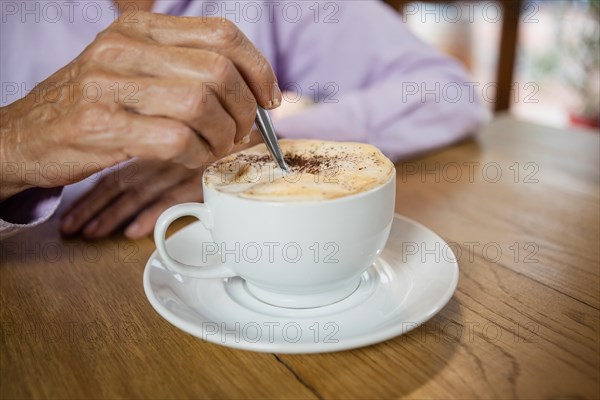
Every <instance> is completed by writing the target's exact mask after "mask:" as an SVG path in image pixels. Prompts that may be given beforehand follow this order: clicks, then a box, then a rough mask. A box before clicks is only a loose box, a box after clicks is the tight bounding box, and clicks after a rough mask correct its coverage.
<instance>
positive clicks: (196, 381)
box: [0, 116, 600, 399]
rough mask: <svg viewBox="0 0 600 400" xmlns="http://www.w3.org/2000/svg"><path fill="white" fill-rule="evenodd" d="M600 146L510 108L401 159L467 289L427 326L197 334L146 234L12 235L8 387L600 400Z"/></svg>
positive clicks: (409, 196) (5, 250)
mask: <svg viewBox="0 0 600 400" xmlns="http://www.w3.org/2000/svg"><path fill="white" fill-rule="evenodd" d="M599 149H600V141H599V136H598V135H597V134H594V133H586V132H577V131H566V130H565V131H563V130H555V129H551V128H546V127H541V126H536V125H531V124H528V123H524V122H519V121H516V120H514V119H512V118H510V117H508V116H502V117H499V118H497V119H496V120H495V121H493V122H492V123H491V124H490V125H489V126H488V127H487V128H485V129H484V130H483V131H482V132H481V133H480V134H479V135H478V136H477V137H476V138H475V139H474V140H471V141H467V142H463V143H459V144H456V145H454V146H451V147H449V148H446V149H443V150H440V151H438V152H436V153H433V154H429V155H427V156H424V157H421V158H418V159H415V160H412V161H406V162H403V163H399V164H398V165H397V172H398V186H397V192H398V193H397V202H396V211H397V212H398V213H400V214H403V215H406V216H408V217H410V218H413V219H415V220H417V221H419V222H421V223H423V224H425V225H426V226H428V227H430V228H431V229H433V230H434V231H436V232H437V233H438V234H440V235H441V236H442V237H443V238H444V239H445V240H446V241H447V242H449V244H450V246H451V248H452V249H454V250H455V252H456V253H457V256H458V258H459V265H460V280H459V284H458V289H457V291H456V293H455V295H454V297H453V298H452V300H451V301H450V303H449V304H448V305H447V306H446V307H445V308H444V309H443V310H442V311H441V312H440V313H439V314H438V315H436V316H435V317H433V318H432V319H431V320H430V321H429V322H427V323H426V324H424V325H423V326H421V327H420V328H418V329H416V330H414V331H411V332H410V333H408V334H406V335H403V336H400V337H397V338H395V339H392V340H389V341H387V342H384V343H381V344H378V345H374V346H370V347H367V348H362V349H358V350H352V351H345V352H339V353H329V354H318V355H283V354H260V353H253V352H247V351H239V350H231V349H228V348H225V347H220V346H218V345H215V344H210V343H207V342H203V341H202V340H200V339H197V338H195V337H193V336H190V335H188V334H186V333H183V332H182V331H180V330H178V329H177V328H175V327H173V326H171V325H170V324H169V323H167V322H166V321H165V320H163V319H162V318H161V317H159V316H158V314H157V313H156V312H155V311H154V310H153V309H152V307H151V306H150V304H149V303H148V301H147V300H146V297H145V295H144V292H143V288H142V273H143V269H144V264H145V261H146V260H147V258H148V257H149V256H150V254H151V253H152V252H153V251H154V244H153V242H152V241H151V240H150V239H144V240H140V241H137V242H130V241H127V240H125V239H123V238H122V237H120V236H115V237H113V238H111V239H108V240H105V241H102V242H97V243H91V242H84V241H80V240H77V239H71V240H66V239H62V238H61V237H60V235H59V234H58V231H57V226H58V220H57V217H54V218H53V219H52V220H50V221H49V222H48V223H46V224H44V225H42V226H39V227H37V228H34V229H32V230H30V231H27V232H25V233H22V234H19V235H18V236H15V237H12V238H9V239H7V240H4V241H2V242H1V243H0V250H1V254H0V261H1V266H0V324H1V325H0V340H1V342H0V395H1V397H2V398H3V399H10V398H56V399H59V398H60V399H80V398H157V399H158V398H160V399H183V398H277V399H285V398H296V399H298V398H309V399H310V398H404V397H406V398H440V399H446V398H589V399H597V398H599V397H600V346H599V342H600V337H599V335H600V270H599V269H600V250H599V248H600V246H599V242H600V185H599V178H600V171H599V168H600V167H599V162H600V157H599V151H600V150H599ZM181 226H182V224H179V227H181ZM176 228H177V227H176Z"/></svg>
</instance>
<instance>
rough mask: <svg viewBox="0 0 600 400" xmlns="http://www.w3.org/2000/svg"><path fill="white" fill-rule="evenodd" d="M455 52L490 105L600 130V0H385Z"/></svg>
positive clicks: (492, 108)
mask: <svg viewBox="0 0 600 400" xmlns="http://www.w3.org/2000/svg"><path fill="white" fill-rule="evenodd" d="M387 3H389V4H390V5H391V6H392V7H394V8H395V9H397V10H398V11H399V12H401V13H402V15H403V18H404V20H405V21H406V22H407V24H408V25H409V27H410V28H411V29H412V30H413V31H414V32H415V34H417V36H419V37H421V38H422V39H423V40H424V41H426V42H429V43H432V44H433V45H435V46H437V47H438V48H440V49H441V50H442V51H444V52H446V53H448V54H450V55H452V56H454V57H456V58H457V59H459V60H460V61H461V62H462V63H463V64H465V65H466V66H467V68H468V69H469V71H470V73H471V76H472V78H473V82H477V83H478V84H479V86H478V90H476V93H478V95H479V98H480V99H481V101H482V102H483V103H484V104H485V105H486V106H487V108H488V109H489V110H490V111H491V112H503V111H506V112H510V113H511V114H514V115H515V116H517V117H519V118H521V119H524V120H528V121H532V122H535V123H539V124H543V125H548V126H554V127H560V128H564V127H568V126H572V127H573V126H574V127H578V128H582V129H586V130H590V131H592V132H596V133H598V132H599V131H598V128H599V122H600V78H599V76H600V70H599V69H600V0H497V1H466V0H463V1H445V0H437V1H422V2H412V1H403V0H387Z"/></svg>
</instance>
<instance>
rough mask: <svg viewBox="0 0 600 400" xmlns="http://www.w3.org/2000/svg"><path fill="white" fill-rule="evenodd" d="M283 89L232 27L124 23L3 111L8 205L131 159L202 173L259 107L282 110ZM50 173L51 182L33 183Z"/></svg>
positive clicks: (154, 18)
mask: <svg viewBox="0 0 600 400" xmlns="http://www.w3.org/2000/svg"><path fill="white" fill-rule="evenodd" d="M276 82H277V81H276V77H275V75H274V73H273V70H272V68H271V66H270V64H269V63H268V61H267V60H266V59H265V58H264V56H263V55H262V54H261V53H260V52H259V51H258V50H257V49H256V48H255V47H254V45H253V44H252V43H251V42H250V41H249V40H248V39H247V38H246V37H245V36H244V34H243V33H242V32H241V31H240V30H239V29H238V28H237V27H236V26H235V24H233V23H232V22H230V21H227V20H224V19H221V18H205V17H203V18H190V17H173V16H167V15H161V14H152V13H146V12H138V13H136V15H135V20H133V21H129V20H126V19H125V20H121V19H120V20H117V21H116V22H115V23H113V24H112V25H111V26H110V27H109V28H108V29H106V30H105V31H104V32H102V33H100V34H99V35H98V36H97V37H96V39H95V40H94V42H93V43H92V44H90V45H89V46H88V47H87V48H86V49H85V50H84V51H83V52H82V53H81V54H80V55H79V56H78V57H77V58H76V59H75V60H73V61H72V62H71V63H69V64H68V65H66V66H65V67H63V68H62V69H61V70H59V71H58V72H56V73H55V74H54V75H52V76H51V77H50V78H48V79H47V80H45V81H44V82H42V83H41V84H40V85H38V86H36V87H35V88H34V89H33V90H32V92H31V93H30V94H28V95H27V96H25V97H24V98H23V99H21V100H18V101H16V102H14V103H12V104H10V105H8V106H6V107H2V108H1V109H0V117H1V119H2V125H1V126H0V161H1V162H2V164H3V165H6V166H11V169H10V170H9V169H6V170H5V169H4V168H3V169H2V171H3V173H2V187H1V188H0V200H2V199H4V198H7V197H10V196H12V195H14V194H16V193H18V192H20V191H23V190H25V189H27V188H29V187H56V186H63V185H66V184H69V183H74V182H77V181H80V180H82V179H84V178H85V177H87V176H89V175H91V174H93V173H95V172H97V171H100V170H103V169H105V168H107V167H110V166H113V165H115V164H118V163H120V162H123V161H125V160H128V159H130V158H133V157H139V158H140V159H155V160H169V161H173V162H176V163H180V164H183V165H185V166H186V167H188V168H197V167H199V166H200V165H202V164H203V163H205V162H206V161H207V160H208V159H209V158H211V157H212V158H218V157H221V156H223V155H225V154H227V153H229V152H230V151H231V149H232V147H233V145H234V143H237V142H241V141H242V140H243V138H245V137H246V136H247V135H248V134H249V133H250V130H251V128H252V124H253V122H254V118H255V116H256V106H257V103H258V104H260V105H262V106H263V107H265V108H274V107H277V106H278V105H279V104H280V102H281V92H280V90H279V88H278V86H277V83H276ZM48 166H52V168H51V171H52V173H51V174H43V173H31V172H28V173H25V172H26V171H35V170H40V171H47V170H48ZM13 167H14V168H13ZM15 169H16V170H15ZM57 169H58V171H57ZM7 171H8V172H7Z"/></svg>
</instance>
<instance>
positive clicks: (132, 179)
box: [60, 161, 162, 235]
mask: <svg viewBox="0 0 600 400" xmlns="http://www.w3.org/2000/svg"><path fill="white" fill-rule="evenodd" d="M149 167H150V166H149V165H148V163H147V162H144V161H135V162H133V163H131V164H127V165H125V166H123V167H122V168H119V169H116V170H114V171H111V172H110V173H108V174H107V175H106V176H104V177H102V179H100V180H99V181H98V183H96V184H95V185H94V186H93V187H92V188H91V189H90V190H88V191H87V192H86V193H85V194H83V195H82V196H81V197H79V198H78V199H77V200H75V201H74V202H73V203H72V204H71V205H70V206H69V208H67V210H65V212H64V213H63V215H62V218H61V224H60V230H61V232H62V233H63V234H65V235H73V234H75V233H77V232H79V231H80V230H81V228H82V227H83V226H85V225H86V224H88V223H89V222H90V220H91V219H93V218H94V217H95V216H96V215H97V214H98V213H99V212H100V211H101V210H102V209H104V208H105V207H106V206H107V205H108V204H109V203H111V202H112V201H113V200H114V199H115V198H117V197H118V196H119V195H120V194H121V193H123V191H125V190H127V188H128V187H129V186H132V185H135V184H141V182H144V181H145V180H146V179H148V177H149V176H150V175H152V174H154V173H155V171H154V170H153V169H152V168H149ZM161 168H162V167H161Z"/></svg>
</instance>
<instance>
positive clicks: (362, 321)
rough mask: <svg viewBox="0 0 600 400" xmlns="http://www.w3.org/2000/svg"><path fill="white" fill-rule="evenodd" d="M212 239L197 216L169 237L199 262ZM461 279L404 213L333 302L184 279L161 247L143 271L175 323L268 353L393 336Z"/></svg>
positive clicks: (159, 307)
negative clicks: (281, 298)
mask: <svg viewBox="0 0 600 400" xmlns="http://www.w3.org/2000/svg"><path fill="white" fill-rule="evenodd" d="M210 240H211V237H210V234H209V232H208V231H207V230H206V229H205V228H204V227H203V226H202V224H200V223H199V222H198V223H194V224H192V225H189V226H187V227H186V228H184V229H182V230H181V231H179V232H177V233H176V234H174V235H173V236H172V237H170V238H169V239H168V240H167V247H168V249H169V253H171V254H172V255H173V257H174V258H176V259H178V260H180V261H183V262H186V263H190V264H198V260H201V256H200V255H199V254H198V252H199V249H200V246H198V243H200V242H201V241H210ZM217 260H218V256H216V259H215V260H213V261H212V262H218V261H217ZM209 262H210V260H209ZM457 283H458V264H457V262H456V259H455V257H454V254H453V252H452V250H451V249H450V247H449V246H448V245H447V244H446V242H444V241H443V240H442V239H441V238H440V237H439V236H438V235H436V234H435V233H433V232H432V231H430V230H429V229H427V228H426V227H424V226H423V225H421V224H419V223H417V222H414V221H412V220H410V219H408V218H406V217H403V216H399V215H396V216H395V217H394V223H393V225H392V230H391V233H390V238H389V240H388V242H387V244H386V247H385V249H384V250H383V252H382V253H381V255H380V256H379V258H378V259H377V260H376V262H375V263H374V264H373V265H372V266H371V267H370V268H369V269H368V270H367V271H366V272H365V273H364V274H363V276H362V282H361V284H360V286H359V287H358V289H357V290H356V291H355V292H354V293H353V294H352V295H350V296H349V297H347V298H346V299H344V300H342V301H340V302H338V303H335V304H332V305H329V306H324V307H319V308H312V309H289V308H280V307H276V306H272V305H269V304H266V303H263V302H261V301H260V300H258V299H256V298H255V297H254V296H252V295H251V294H250V293H249V292H248V290H247V289H246V285H245V282H244V280H243V279H241V278H239V277H236V278H228V279H193V278H187V277H185V276H182V275H179V274H177V273H173V272H170V271H168V270H167V269H166V268H165V267H164V266H163V264H162V261H161V260H160V258H159V257H158V255H157V253H156V252H154V253H153V254H152V256H151V257H150V259H149V260H148V263H147V264H146V269H145V271H144V290H145V292H146V296H147V297H148V300H149V301H150V304H152V307H154V309H155V310H156V311H157V312H158V313H159V314H160V315H161V316H162V317H164V318H165V319H166V320H167V321H169V322H170V323H171V324H173V325H175V326H176V327H178V328H179V329H181V330H183V331H185V332H187V333H190V334H192V335H194V336H197V337H199V338H202V339H204V340H207V341H209V342H213V343H217V344H221V345H224V346H228V347H234V348H239V349H245V350H252V351H262V352H271V353H322V352H329V351H339V350H347V349H352V348H357V347H362V346H367V345H371V344H375V343H379V342H382V341H384V340H388V339H391V338H393V337H395V336H398V335H401V334H403V333H405V332H408V331H409V330H411V329H414V328H415V327H417V326H419V325H420V324H422V323H423V322H425V321H427V320H428V319H430V318H431V317H432V316H434V315H435V314H436V313H437V312H439V311H440V310H441V309H442V308H443V307H444V306H445V305H446V303H447V302H448V301H449V300H450V298H451V297H452V294H453V293H454V290H455V289H456V285H457Z"/></svg>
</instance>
